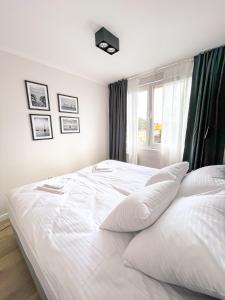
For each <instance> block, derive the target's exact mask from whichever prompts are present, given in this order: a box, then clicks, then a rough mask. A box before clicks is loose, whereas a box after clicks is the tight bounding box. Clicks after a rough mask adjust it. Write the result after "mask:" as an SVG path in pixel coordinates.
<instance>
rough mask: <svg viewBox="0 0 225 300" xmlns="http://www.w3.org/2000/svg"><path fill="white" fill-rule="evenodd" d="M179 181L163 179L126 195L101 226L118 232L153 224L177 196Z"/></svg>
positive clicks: (135, 229)
mask: <svg viewBox="0 0 225 300" xmlns="http://www.w3.org/2000/svg"><path fill="white" fill-rule="evenodd" d="M179 185H180V184H179V183H178V181H177V180H176V181H172V180H170V181H169V180H168V181H163V182H159V183H156V184H153V185H151V186H148V187H144V188H143V189H141V190H140V191H138V192H136V193H134V194H131V195H129V196H128V197H126V198H125V199H124V200H123V201H122V202H121V203H120V204H119V205H118V206H116V207H115V208H114V209H113V210H112V211H111V213H110V214H109V215H108V216H107V217H106V219H105V220H104V221H103V223H102V225H101V226H100V228H101V229H107V230H112V231H118V232H132V231H138V230H141V229H143V228H146V227H148V226H150V225H151V224H153V223H154V222H155V221H156V220H157V219H158V218H159V216H160V215H161V214H162V213H163V212H164V211H165V210H166V209H167V207H168V206H169V205H170V203H171V202H172V200H173V199H174V198H175V196H176V194H177V191H178V188H179Z"/></svg>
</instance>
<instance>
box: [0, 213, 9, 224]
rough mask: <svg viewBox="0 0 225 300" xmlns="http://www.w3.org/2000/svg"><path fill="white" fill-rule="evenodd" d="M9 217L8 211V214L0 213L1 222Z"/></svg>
mask: <svg viewBox="0 0 225 300" xmlns="http://www.w3.org/2000/svg"><path fill="white" fill-rule="evenodd" d="M8 218H9V215H8V214H7V213H6V214H3V215H0V222H1V221H5V220H6V219H8Z"/></svg>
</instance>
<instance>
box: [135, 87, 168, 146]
mask: <svg viewBox="0 0 225 300" xmlns="http://www.w3.org/2000/svg"><path fill="white" fill-rule="evenodd" d="M162 100H163V88H162V86H160V85H154V86H153V85H151V86H149V87H147V88H145V89H141V90H140V91H139V93H138V143H139V146H140V147H151V148H153V149H157V148H159V146H160V143H161V135H162Z"/></svg>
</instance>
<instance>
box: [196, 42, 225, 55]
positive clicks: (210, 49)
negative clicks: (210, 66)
mask: <svg viewBox="0 0 225 300" xmlns="http://www.w3.org/2000/svg"><path fill="white" fill-rule="evenodd" d="M223 47H225V44H224V45H221V46H219V47H213V48H209V49H206V50H204V51H202V52H200V54H204V53H207V52H210V51H212V50H214V49H218V48H223Z"/></svg>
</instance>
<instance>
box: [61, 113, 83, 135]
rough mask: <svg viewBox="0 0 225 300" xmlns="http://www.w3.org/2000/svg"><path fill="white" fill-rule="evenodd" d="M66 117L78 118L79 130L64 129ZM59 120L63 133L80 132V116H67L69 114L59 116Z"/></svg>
mask: <svg viewBox="0 0 225 300" xmlns="http://www.w3.org/2000/svg"><path fill="white" fill-rule="evenodd" d="M64 119H73V120H77V124H78V129H77V130H72V129H71V130H65V129H64V125H65V124H63V122H64ZM59 122H60V131H61V134H67V133H80V118H79V117H67V116H61V117H59Z"/></svg>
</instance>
